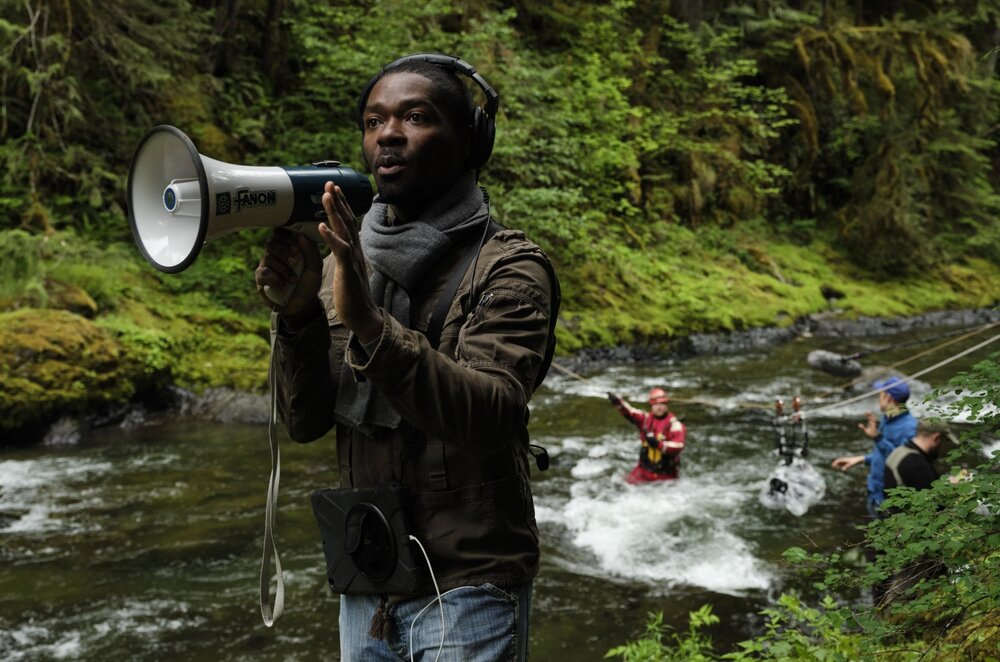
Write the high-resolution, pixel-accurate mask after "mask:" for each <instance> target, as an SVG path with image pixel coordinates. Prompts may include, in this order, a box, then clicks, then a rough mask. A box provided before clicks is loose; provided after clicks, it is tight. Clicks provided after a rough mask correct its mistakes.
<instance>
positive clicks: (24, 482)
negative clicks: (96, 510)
mask: <svg viewBox="0 0 1000 662" xmlns="http://www.w3.org/2000/svg"><path fill="white" fill-rule="evenodd" d="M110 470H111V464H110V463H108V462H98V461H93V460H79V459H72V458H58V457H57V458H46V459H38V460H5V461H2V462H0V513H5V514H6V515H7V516H8V517H11V516H12V519H11V520H10V521H9V523H8V524H7V526H6V527H4V528H3V529H2V530H3V531H4V532H22V533H23V532H37V531H53V530H56V529H61V530H63V531H67V530H71V529H73V527H68V525H67V523H66V520H65V519H64V518H63V517H62V516H63V515H66V514H67V513H72V512H73V511H75V510H78V509H80V508H82V507H88V506H92V505H93V504H94V503H99V502H100V501H101V497H100V495H99V494H97V493H95V492H94V491H93V490H91V491H89V492H80V491H79V489H78V488H76V487H75V486H74V484H75V483H77V482H79V481H84V480H87V479H88V477H90V476H92V475H94V474H99V473H106V472H108V471H110ZM93 527H99V525H98V524H94V525H92V526H91V528H93ZM77 528H78V527H77ZM81 530H82V529H81Z"/></svg>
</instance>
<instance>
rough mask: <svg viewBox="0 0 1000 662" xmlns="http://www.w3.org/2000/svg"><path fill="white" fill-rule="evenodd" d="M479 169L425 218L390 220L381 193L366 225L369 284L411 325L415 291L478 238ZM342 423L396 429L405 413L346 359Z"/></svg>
mask: <svg viewBox="0 0 1000 662" xmlns="http://www.w3.org/2000/svg"><path fill="white" fill-rule="evenodd" d="M488 213H489V212H488V208H487V206H486V203H485V201H484V200H483V194H482V191H481V190H480V189H479V187H478V186H476V178H475V173H473V172H471V171H470V172H469V173H468V174H467V175H465V176H463V177H460V178H459V179H458V181H457V182H456V183H455V185H454V186H453V187H452V188H450V189H449V190H448V191H446V192H445V193H444V194H443V195H442V196H441V197H440V198H438V199H437V200H436V201H434V203H432V204H431V206H430V207H428V209H427V210H426V211H425V212H424V213H423V214H421V215H420V217H419V218H417V219H414V220H412V221H408V222H406V223H397V224H392V223H390V221H389V206H388V205H387V204H385V203H382V202H380V201H379V198H378V197H377V196H376V198H375V201H374V202H373V203H372V206H371V209H370V210H368V213H367V214H365V217H364V220H363V221H362V226H361V247H362V249H363V250H364V253H365V258H366V259H367V260H368V264H369V265H370V266H371V268H372V273H371V277H370V280H369V285H370V287H371V291H372V295H373V296H374V297H375V301H376V302H379V303H380V304H381V306H382V308H383V309H384V310H386V311H388V312H389V314H390V315H392V316H393V317H395V318H396V319H397V320H399V322H400V323H402V324H403V325H404V326H406V327H407V328H409V327H410V325H411V320H410V314H411V313H410V295H411V293H412V292H414V291H416V289H417V288H419V287H420V285H421V284H422V282H423V279H424V276H426V275H427V273H428V272H429V271H430V270H431V268H432V267H433V266H434V265H436V264H437V263H438V261H439V260H440V259H441V258H442V257H444V256H445V255H446V254H447V253H448V252H449V251H450V250H451V249H452V247H453V246H454V245H455V244H465V243H466V242H468V241H470V240H472V241H474V239H473V237H474V236H478V235H477V234H476V230H477V229H481V228H482V227H483V222H484V221H485V220H486V216H487V215H488ZM335 414H336V419H337V421H338V422H340V423H343V424H345V425H349V426H351V427H355V428H358V429H359V430H360V431H361V432H362V433H364V434H366V435H369V436H370V435H371V434H372V433H373V432H374V429H375V428H377V427H382V428H389V429H396V428H398V427H399V424H400V421H401V418H400V415H399V412H397V411H396V409H395V408H394V407H393V406H392V404H390V403H389V401H388V399H387V398H386V397H385V395H384V394H383V393H382V392H381V391H379V390H378V389H377V388H376V387H375V386H373V385H372V383H371V382H370V381H367V380H365V381H357V378H356V377H355V374H354V372H353V371H352V370H351V368H350V366H349V365H348V364H347V362H346V360H345V362H344V364H343V366H342V368H341V371H340V388H339V389H338V392H337V407H336V410H335Z"/></svg>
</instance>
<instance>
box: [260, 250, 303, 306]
mask: <svg viewBox="0 0 1000 662" xmlns="http://www.w3.org/2000/svg"><path fill="white" fill-rule="evenodd" d="M304 268H305V266H304V265H303V264H302V261H301V260H299V261H298V262H296V263H295V276H296V278H295V280H294V281H293V282H291V283H289V284H288V286H287V287H284V288H282V289H276V288H274V287H271V286H270V285H265V286H264V296H266V297H267V298H268V299H270V300H271V301H273V302H274V304H275V305H276V306H284V305H285V304H286V303H288V299H289V297H291V296H292V292H293V291H294V290H295V287H296V286H297V285H298V284H299V277H300V276H302V270H303V269H304Z"/></svg>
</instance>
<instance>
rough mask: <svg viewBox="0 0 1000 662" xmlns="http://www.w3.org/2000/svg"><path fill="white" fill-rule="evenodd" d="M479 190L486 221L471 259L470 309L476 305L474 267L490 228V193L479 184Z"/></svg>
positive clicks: (477, 262) (477, 263)
mask: <svg viewBox="0 0 1000 662" xmlns="http://www.w3.org/2000/svg"><path fill="white" fill-rule="evenodd" d="M479 190H480V191H482V192H483V201H485V202H486V222H485V223H483V235H482V236H481V237H480V238H479V249H478V250H477V251H476V257H474V258H473V260H472V285H471V286H470V288H469V307H470V309H471V308H472V307H473V306H475V305H476V267H477V266H478V265H479V251H481V250H482V249H483V244H484V243H486V233H487V232H489V229H490V194H489V192H488V191H487V190H486V187H485V186H480V187H479Z"/></svg>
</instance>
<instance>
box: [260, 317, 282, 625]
mask: <svg viewBox="0 0 1000 662" xmlns="http://www.w3.org/2000/svg"><path fill="white" fill-rule="evenodd" d="M277 334H278V327H277V315H272V316H271V353H270V357H269V358H268V384H269V390H270V395H271V415H270V417H269V418H268V421H267V440H268V442H269V443H270V445H271V477H270V479H269V480H268V483H267V502H266V506H265V512H264V552H263V556H262V558H261V562H260V617H261V619H263V621H264V625H266V626H267V627H271V626H273V625H274V624H275V622H276V621H277V620H278V617H280V616H281V613H282V611H284V609H285V581H284V578H283V576H282V572H281V559H280V558H279V557H278V546H277V544H276V543H275V542H274V528H275V524H276V523H277V519H278V483H279V481H280V479H281V453H280V451H279V449H278V437H277V435H276V434H275V432H276V431H277V425H278V391H277V389H276V388H275V387H274V379H275V371H276V368H275V365H274V342H275V338H276V336H277ZM272 554H273V555H274V570H275V574H276V575H277V586H276V587H275V590H274V607H272V606H271V575H270V571H269V566H270V564H271V555H272Z"/></svg>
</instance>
